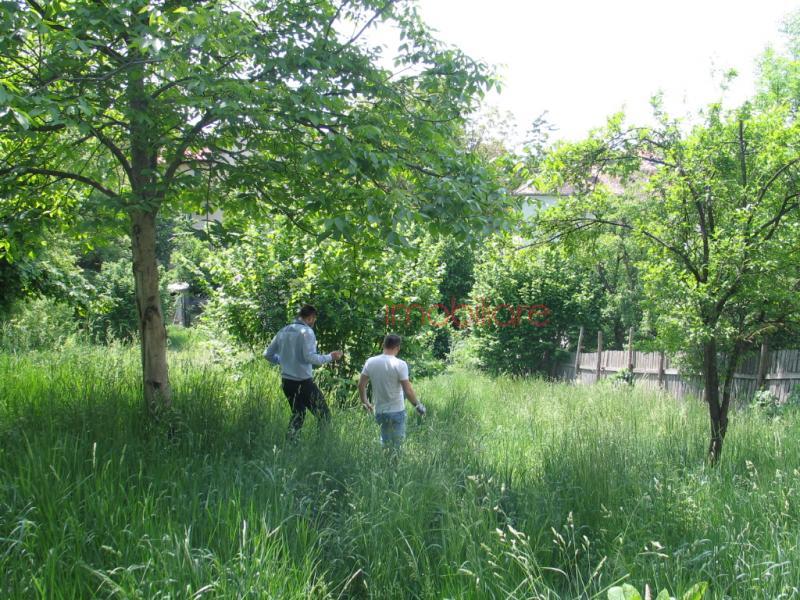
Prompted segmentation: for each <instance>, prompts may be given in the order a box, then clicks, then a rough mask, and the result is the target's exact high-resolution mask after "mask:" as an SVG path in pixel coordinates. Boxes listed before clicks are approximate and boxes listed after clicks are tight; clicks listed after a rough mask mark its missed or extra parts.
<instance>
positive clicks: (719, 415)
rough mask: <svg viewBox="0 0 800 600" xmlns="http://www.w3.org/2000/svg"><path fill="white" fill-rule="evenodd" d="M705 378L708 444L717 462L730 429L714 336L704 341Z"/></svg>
mask: <svg viewBox="0 0 800 600" xmlns="http://www.w3.org/2000/svg"><path fill="white" fill-rule="evenodd" d="M703 380H704V383H705V388H704V389H705V400H706V402H708V414H709V416H710V418H711V441H710V443H709V445H708V459H709V461H710V462H711V464H716V463H717V462H718V461H719V458H720V456H721V455H722V442H723V441H724V440H725V432H726V431H727V429H728V410H727V406H726V407H724V410H723V407H722V406H720V402H719V369H718V367H717V340H716V338H714V337H712V338H711V339H709V340H707V341H706V342H704V343H703Z"/></svg>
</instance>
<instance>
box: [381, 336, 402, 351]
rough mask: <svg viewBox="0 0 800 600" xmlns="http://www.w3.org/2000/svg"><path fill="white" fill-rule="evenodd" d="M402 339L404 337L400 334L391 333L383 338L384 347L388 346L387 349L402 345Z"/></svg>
mask: <svg viewBox="0 0 800 600" xmlns="http://www.w3.org/2000/svg"><path fill="white" fill-rule="evenodd" d="M402 341H403V339H402V338H401V337H400V336H399V335H397V334H396V333H390V334H389V335H387V336H386V337H385V338H383V347H384V348H386V349H387V350H394V349H395V348H399V347H400V342H402Z"/></svg>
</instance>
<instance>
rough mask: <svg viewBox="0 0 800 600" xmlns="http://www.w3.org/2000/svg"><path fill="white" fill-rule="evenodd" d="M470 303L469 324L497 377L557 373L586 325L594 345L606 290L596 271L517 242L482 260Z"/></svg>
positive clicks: (496, 246)
mask: <svg viewBox="0 0 800 600" xmlns="http://www.w3.org/2000/svg"><path fill="white" fill-rule="evenodd" d="M471 301H472V304H473V309H474V310H473V314H474V315H475V316H474V317H473V316H472V315H468V316H469V317H470V318H469V319H467V322H468V324H469V328H470V331H471V334H472V335H473V336H474V337H475V339H476V340H477V341H478V343H479V346H480V353H479V355H478V356H479V358H480V364H481V366H482V367H483V368H485V369H487V370H489V371H491V372H506V373H540V374H544V375H550V374H551V373H552V369H553V368H554V367H555V365H556V364H558V363H559V362H560V361H561V360H563V358H564V357H566V356H567V350H566V348H567V347H569V346H570V345H574V344H575V341H576V338H577V332H578V328H579V326H580V325H581V324H584V325H585V327H586V335H587V339H591V336H592V333H593V332H595V333H596V331H597V327H598V326H599V324H600V323H601V321H602V319H601V312H602V292H601V288H600V286H598V285H595V281H594V275H593V273H592V272H591V271H590V270H589V269H587V268H585V267H582V266H581V265H580V264H579V263H577V262H575V261H574V260H573V259H571V258H570V257H569V256H568V255H567V254H566V253H565V252H564V251H563V250H562V249H559V248H550V247H548V248H527V249H524V250H518V249H517V248H515V242H514V240H512V239H510V238H497V239H495V240H494V241H493V242H492V243H489V244H487V245H486V247H485V249H484V251H483V253H482V254H481V255H480V256H479V258H478V263H477V265H476V269H475V286H474V287H473V290H472V295H471Z"/></svg>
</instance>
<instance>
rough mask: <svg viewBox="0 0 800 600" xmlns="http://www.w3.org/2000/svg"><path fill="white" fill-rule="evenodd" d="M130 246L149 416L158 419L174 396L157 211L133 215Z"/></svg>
mask: <svg viewBox="0 0 800 600" xmlns="http://www.w3.org/2000/svg"><path fill="white" fill-rule="evenodd" d="M131 244H132V248H133V277H134V280H135V282H136V310H137V313H138V316H139V335H140V337H141V345H142V381H143V384H144V399H145V403H146V405H147V409H148V411H149V412H150V414H151V415H152V416H154V417H157V416H158V415H159V414H161V413H162V412H163V411H164V410H165V409H167V408H169V406H170V403H171V398H172V393H171V389H170V385H169V372H168V370H167V330H166V328H165V326H164V313H163V312H162V310H161V294H160V291H159V285H158V263H157V261H156V214H155V211H151V212H134V213H132V214H131Z"/></svg>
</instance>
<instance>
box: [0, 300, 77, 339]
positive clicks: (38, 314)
mask: <svg viewBox="0 0 800 600" xmlns="http://www.w3.org/2000/svg"><path fill="white" fill-rule="evenodd" d="M78 331H79V327H78V321H77V320H76V319H75V313H74V310H73V308H72V307H70V306H69V305H68V304H66V303H64V302H59V301H57V300H54V299H52V298H45V297H40V298H33V299H29V300H27V301H23V302H20V303H18V304H17V305H15V307H14V308H13V309H12V310H11V316H10V318H9V319H8V320H6V321H4V322H3V323H2V325H1V326H0V348H1V349H2V350H3V351H4V352H9V353H14V352H26V351H29V350H43V349H46V348H58V347H60V346H62V345H63V344H64V343H66V342H67V341H68V340H70V339H71V338H73V337H75V336H76V335H77V334H78Z"/></svg>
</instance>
